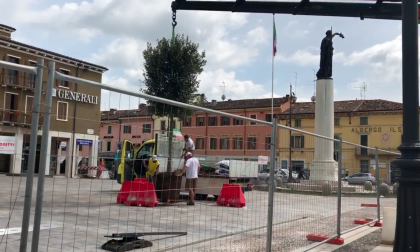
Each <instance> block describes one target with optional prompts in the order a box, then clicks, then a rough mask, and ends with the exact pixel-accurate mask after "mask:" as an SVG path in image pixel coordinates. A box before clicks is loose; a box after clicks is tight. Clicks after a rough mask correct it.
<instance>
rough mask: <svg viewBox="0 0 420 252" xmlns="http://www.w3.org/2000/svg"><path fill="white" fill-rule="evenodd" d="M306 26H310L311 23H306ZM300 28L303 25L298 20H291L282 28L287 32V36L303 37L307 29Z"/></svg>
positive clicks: (307, 32)
mask: <svg viewBox="0 0 420 252" xmlns="http://www.w3.org/2000/svg"><path fill="white" fill-rule="evenodd" d="M307 26H308V27H311V24H308V25H307ZM302 28H303V26H302V25H301V24H300V23H299V21H297V20H293V21H290V22H289V23H288V24H287V25H286V27H285V28H284V30H285V32H286V33H287V35H288V37H293V38H303V37H305V36H306V35H308V34H309V30H307V29H302Z"/></svg>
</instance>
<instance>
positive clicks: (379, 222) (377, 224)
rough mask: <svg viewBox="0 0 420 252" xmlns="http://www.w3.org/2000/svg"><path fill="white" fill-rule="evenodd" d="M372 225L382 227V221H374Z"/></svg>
mask: <svg viewBox="0 0 420 252" xmlns="http://www.w3.org/2000/svg"><path fill="white" fill-rule="evenodd" d="M373 226H374V227H382V221H377V222H375V225H373Z"/></svg>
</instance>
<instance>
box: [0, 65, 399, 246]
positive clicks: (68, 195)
mask: <svg viewBox="0 0 420 252" xmlns="http://www.w3.org/2000/svg"><path fill="white" fill-rule="evenodd" d="M0 66H2V67H5V68H10V69H14V70H17V71H21V72H29V73H32V74H34V73H37V76H42V71H43V70H44V68H45V66H44V62H43V60H38V66H36V67H28V66H22V65H16V64H12V63H7V62H4V61H0ZM56 81H60V82H61V81H63V82H69V83H78V84H79V85H85V86H90V87H92V88H97V89H101V90H105V93H104V91H103V93H102V97H101V99H98V100H96V102H95V98H91V99H92V100H91V102H90V103H89V102H86V103H81V104H82V105H80V109H81V110H83V109H85V111H93V110H92V107H91V106H92V104H93V105H98V104H100V105H101V106H104V107H107V108H109V109H108V110H107V112H106V113H105V112H102V113H100V114H95V113H86V116H77V115H76V116H74V115H72V113H67V114H64V115H63V114H61V112H60V111H61V110H60V107H59V105H56V104H58V102H59V101H62V102H65V99H61V100H60V95H58V96H57V93H56V92H57V89H55V88H53V87H54V84H55V83H56ZM6 88H8V87H6ZM54 90H55V91H54ZM22 92H26V91H22ZM28 92H29V91H28ZM54 93H56V94H55V96H57V98H55V99H54V100H55V101H54V100H53V96H54ZM44 94H45V95H44ZM25 95H26V94H25ZM68 95H76V97H77V96H78V94H68ZM33 96H34V98H33V104H32V105H31V108H30V110H31V111H32V117H31V120H32V122H31V125H32V127H23V126H22V125H21V124H18V123H15V124H12V123H10V122H9V123H8V124H5V123H3V126H2V129H9V128H14V129H15V132H16V135H15V136H18V134H21V135H22V136H21V138H19V137H18V138H19V139H20V140H19V141H17V143H18V144H17V145H18V146H20V147H22V148H21V149H20V148H18V149H16V151H15V152H14V153H11V155H10V162H11V163H12V165H10V166H11V167H12V166H13V167H15V166H20V167H18V168H13V170H12V171H11V172H10V173H12V174H10V175H13V176H0V180H1V182H0V183H1V184H2V186H3V188H4V189H3V190H2V191H1V192H0V194H1V197H0V200H1V201H0V204H1V209H2V213H3V214H2V215H0V225H1V227H0V250H2V251H20V252H26V251H32V252H36V251H105V250H104V249H108V250H109V251H111V248H110V247H111V246H116V245H121V246H123V245H124V244H120V243H121V242H114V244H111V243H112V242H111V240H115V239H118V238H121V237H129V238H127V239H132V238H133V237H136V238H139V239H143V240H137V241H135V242H136V244H137V245H136V246H139V247H142V248H143V250H142V251H264V250H265V251H309V250H310V249H312V248H314V247H316V246H319V245H321V244H322V243H324V242H339V241H340V240H339V238H342V237H343V235H344V234H346V233H348V232H351V231H352V230H355V229H357V228H360V227H362V226H369V225H370V226H373V225H378V223H379V222H378V221H379V220H380V219H381V215H382V209H383V207H382V206H395V205H396V198H395V191H396V190H397V186H396V185H395V183H394V181H393V178H394V177H393V176H397V175H393V174H394V171H392V169H391V168H390V166H389V162H390V161H391V160H392V159H394V158H395V157H397V156H398V155H399V153H394V152H390V151H386V150H380V149H378V148H374V147H366V146H362V145H358V144H354V143H350V142H345V141H343V140H342V139H340V137H336V138H327V137H324V136H319V135H316V134H313V133H310V132H306V131H302V130H299V129H296V128H290V127H287V126H284V125H282V124H279V123H278V122H277V120H272V118H268V120H262V119H254V118H250V117H249V116H247V115H246V114H236V115H235V114H229V113H225V112H222V111H218V110H212V109H209V108H205V107H197V106H193V105H190V104H184V103H180V102H176V101H171V100H166V99H162V98H159V97H154V96H150V95H146V94H143V93H141V92H134V91H129V90H125V89H121V88H119V87H115V86H111V85H106V84H101V83H96V82H92V81H88V80H84V79H80V78H76V77H73V76H67V75H64V74H61V73H59V72H57V71H56V69H55V63H54V62H49V64H48V82H47V85H46V86H45V85H44V87H42V78H38V77H37V78H36V85H35V89H34V95H33ZM64 98H65V94H64ZM85 98H86V99H90V98H87V97H85ZM85 98H83V99H85ZM75 99H76V100H77V98H75ZM140 99H146V100H150V101H155V102H159V103H162V104H165V106H167V109H168V111H165V113H164V114H167V113H166V112H169V111H171V113H175V114H176V112H177V111H178V110H181V109H182V111H185V109H186V111H187V112H184V113H185V115H188V116H187V117H184V118H183V119H186V118H195V119H194V120H193V121H192V122H191V120H190V121H189V122H187V123H185V121H184V123H183V127H182V129H181V131H180V132H188V135H189V136H190V138H191V139H193V140H194V142H195V146H196V148H195V150H194V152H193V156H194V157H196V158H197V159H198V160H199V162H200V165H201V167H200V169H199V173H198V180H197V184H196V185H194V182H192V181H190V180H188V181H187V179H186V177H185V175H182V172H181V170H182V169H183V168H184V162H185V160H184V158H183V157H182V148H183V139H182V137H179V136H180V135H179V134H178V131H174V137H173V138H169V137H168V131H167V128H165V126H163V125H164V124H163V123H161V122H162V121H165V120H166V121H168V119H167V118H166V119H165V117H162V118H159V117H156V116H155V112H154V111H153V109H151V110H150V108H148V107H147V106H144V105H142V102H141V101H140ZM67 104H68V103H67ZM133 104H135V106H136V107H137V106H138V109H130V108H132V107H133V106H134V105H133ZM52 105H54V106H57V108H56V109H55V108H53V107H54V106H52ZM60 106H61V105H60ZM84 106H86V107H85V108H83V107H84ZM65 108H66V110H68V108H67V107H65ZM42 109H45V110H44V111H43V112H42V111H41V110H42ZM63 110H64V109H63ZM13 112H14V113H16V112H19V111H18V110H17V111H13ZM41 112H42V113H43V116H42V122H43V123H42V127H41V128H38V127H33V125H39V120H40V116H39V115H40V113H41ZM96 113H98V112H96ZM203 114H205V117H202V116H201V115H203ZM63 116H64V117H63ZM264 116H265V115H264ZM209 117H212V118H215V119H211V120H210V119H209ZM198 118H205V119H198ZM52 120H54V121H57V120H58V121H61V122H63V125H64V124H65V123H69V122H71V121H73V120H77V123H75V125H76V129H75V132H76V133H77V134H76V133H74V134H69V133H68V132H61V131H56V130H52V129H51V127H50V123H51V121H52ZM187 121H188V119H187ZM210 121H211V122H212V126H213V129H212V130H210V128H211V127H210V126H209V127H208V130H205V131H203V129H204V128H205V129H207V127H202V126H203V125H204V124H207V123H210ZM3 122H4V119H3ZM222 122H223V123H222ZM228 122H229V123H228ZM168 123H169V122H167V124H166V125H168ZM95 124H96V125H97V127H98V129H94V131H93V133H92V131H91V129H92V126H91V125H95ZM173 124H174V125H175V128H178V129H179V128H180V127H178V126H176V125H178V124H180V121H179V120H175V122H174V123H173ZM217 125H218V126H220V127H224V128H225V129H226V128H228V129H227V130H226V132H230V133H223V132H219V133H218V132H217V130H218V127H217ZM244 125H246V130H247V131H244V132H243V133H242V131H241V132H235V130H234V129H235V127H236V128H240V127H241V126H244ZM155 126H156V127H155ZM252 128H253V130H252ZM39 129H42V130H39ZM4 132H6V131H5V130H2V132H1V133H0V134H2V135H4V136H6V135H5V133H4ZM84 132H86V133H84ZM98 135H101V139H100V140H101V141H98V140H99V138H98ZM169 135H170V134H169ZM178 137H179V138H178ZM117 138H118V139H117ZM105 139H107V140H105ZM38 142H40V144H39V143H38ZM26 147H27V148H26ZM116 147H118V151H117V152H116V153H115V155H117V157H115V155H114V154H112V155H105V154H106V153H107V152H111V151H112V150H114V149H116ZM169 150H170V151H169ZM104 153H105V154H104ZM169 153H170V154H169ZM153 154H155V155H156V156H157V160H158V162H160V166H159V173H156V174H154V175H153V174H152V175H150V174H149V173H148V171H149V170H148V168H149V169H152V168H150V167H153V164H152V163H153V160H150V159H149V158H150V156H151V155H153ZM22 160H23V161H22ZM22 163H23V165H22ZM21 167H25V169H21ZM17 173H25V176H17ZM148 175H150V176H148ZM190 187H194V188H195V190H194V191H195V195H191V194H190V192H191V191H192V190H188V189H189V188H190ZM32 194H34V195H36V198H35V197H33V195H32ZM144 206H146V207H144ZM32 223H33V224H32ZM127 233H131V235H130V234H127ZM133 233H135V234H134V235H133ZM112 234H120V235H116V236H114V237H107V236H112ZM319 237H321V238H322V239H321V240H323V241H322V242H315V241H314V239H319ZM127 239H126V242H127ZM104 244H108V245H107V246H108V247H107V248H105V247H103V245H104ZM125 245H127V244H125ZM127 251H128V250H127Z"/></svg>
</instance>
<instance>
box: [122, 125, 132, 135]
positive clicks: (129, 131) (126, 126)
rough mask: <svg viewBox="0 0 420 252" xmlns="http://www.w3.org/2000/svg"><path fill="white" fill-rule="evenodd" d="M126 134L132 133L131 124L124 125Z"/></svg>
mask: <svg viewBox="0 0 420 252" xmlns="http://www.w3.org/2000/svg"><path fill="white" fill-rule="evenodd" d="M123 131H124V134H131V125H124V129H123Z"/></svg>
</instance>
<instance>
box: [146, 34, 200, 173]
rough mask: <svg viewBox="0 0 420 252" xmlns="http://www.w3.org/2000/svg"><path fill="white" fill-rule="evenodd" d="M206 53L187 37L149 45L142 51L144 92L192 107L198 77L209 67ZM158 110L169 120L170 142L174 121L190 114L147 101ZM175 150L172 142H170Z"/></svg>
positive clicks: (169, 169)
mask: <svg viewBox="0 0 420 252" xmlns="http://www.w3.org/2000/svg"><path fill="white" fill-rule="evenodd" d="M205 56H206V55H205V52H204V51H203V52H199V51H198V44H195V43H193V42H191V40H189V38H188V36H184V35H176V36H175V37H174V38H173V39H166V38H163V39H161V40H158V41H157V45H156V46H155V47H153V46H152V44H151V43H147V48H146V49H145V50H144V51H143V57H144V74H143V76H144V84H145V89H144V92H145V93H146V94H148V95H153V96H157V97H161V98H165V99H169V100H173V101H178V102H183V103H188V104H192V103H193V102H194V98H195V97H194V94H195V93H196V92H197V90H198V87H199V84H200V81H199V80H198V75H199V74H201V72H203V67H204V66H205V65H206V63H207V61H206V60H205ZM147 103H148V105H149V106H152V107H154V108H155V111H156V112H155V113H156V115H158V116H167V117H168V118H169V125H168V131H169V135H168V136H169V139H170V140H171V139H172V136H173V127H174V125H172V121H173V118H174V117H178V118H180V119H181V118H184V117H185V116H189V115H190V113H191V112H190V111H188V110H187V109H184V108H180V107H172V106H170V105H166V104H163V103H159V102H155V101H150V100H149V101H147ZM169 150H172V141H169ZM171 156H172V153H171V151H169V153H168V166H167V167H168V172H169V173H170V172H172V167H171Z"/></svg>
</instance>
